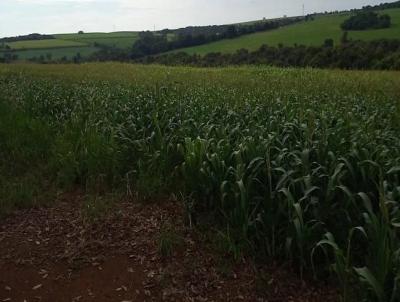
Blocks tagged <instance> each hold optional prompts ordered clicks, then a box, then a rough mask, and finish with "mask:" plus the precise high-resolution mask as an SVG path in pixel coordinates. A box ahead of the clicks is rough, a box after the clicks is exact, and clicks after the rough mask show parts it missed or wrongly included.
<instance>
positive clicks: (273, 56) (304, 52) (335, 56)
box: [135, 39, 400, 70]
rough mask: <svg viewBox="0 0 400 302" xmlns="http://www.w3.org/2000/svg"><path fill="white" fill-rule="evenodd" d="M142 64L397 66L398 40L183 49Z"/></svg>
mask: <svg viewBox="0 0 400 302" xmlns="http://www.w3.org/2000/svg"><path fill="white" fill-rule="evenodd" d="M135 62H137V63H143V64H165V65H186V66H197V67H220V66H230V65H271V66H278V67H315V68H339V69H380V70H384V69H391V70H400V40H386V39H382V40H376V41H370V42H366V41H342V43H341V44H340V45H337V46H334V45H333V40H332V39H327V40H326V41H325V43H324V45H322V46H320V47H315V46H304V45H295V46H290V47H289V46H283V45H279V46H277V47H275V46H267V45H263V46H261V47H260V48H259V49H258V50H256V51H253V52H250V51H248V50H246V49H240V50H238V51H236V52H235V53H232V54H223V53H209V54H207V55H205V56H200V55H196V54H194V55H189V54H187V53H184V52H180V53H171V54H166V55H160V56H149V57H145V58H141V59H137V60H135Z"/></svg>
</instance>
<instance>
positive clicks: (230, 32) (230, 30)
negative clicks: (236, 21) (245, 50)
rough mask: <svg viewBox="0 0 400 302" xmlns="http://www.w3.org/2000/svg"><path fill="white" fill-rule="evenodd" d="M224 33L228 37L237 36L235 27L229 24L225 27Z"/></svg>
mask: <svg viewBox="0 0 400 302" xmlns="http://www.w3.org/2000/svg"><path fill="white" fill-rule="evenodd" d="M225 35H226V37H227V38H228V39H232V38H235V37H237V29H236V26H235V25H229V26H228V27H227V29H226V32H225Z"/></svg>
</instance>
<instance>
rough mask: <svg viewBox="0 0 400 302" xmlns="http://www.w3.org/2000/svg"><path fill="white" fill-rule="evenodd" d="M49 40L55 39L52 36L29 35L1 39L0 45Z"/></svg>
mask: <svg viewBox="0 0 400 302" xmlns="http://www.w3.org/2000/svg"><path fill="white" fill-rule="evenodd" d="M49 39H55V37H54V36H52V35H41V34H29V35H22V36H16V37H7V38H1V39H0V43H10V42H18V41H31V40H49Z"/></svg>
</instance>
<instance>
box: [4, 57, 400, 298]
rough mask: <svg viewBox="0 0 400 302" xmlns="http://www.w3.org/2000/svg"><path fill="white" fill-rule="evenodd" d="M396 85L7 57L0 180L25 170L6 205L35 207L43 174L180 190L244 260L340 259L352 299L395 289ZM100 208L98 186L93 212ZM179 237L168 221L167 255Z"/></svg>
mask: <svg viewBox="0 0 400 302" xmlns="http://www.w3.org/2000/svg"><path fill="white" fill-rule="evenodd" d="M299 79H301V81H299ZM399 81H400V77H399V76H398V73H395V72H393V73H391V72H348V71H329V72H328V71H321V70H311V69H306V70H300V69H298V70H296V69H277V68H249V67H246V68H226V69H189V68H167V67H160V66H151V67H149V66H134V65H123V64H85V65H81V66H71V65H58V66H54V65H48V66H41V65H4V66H1V67H0V89H1V91H2V95H1V97H2V104H3V107H2V108H1V109H2V110H0V115H1V119H0V124H1V127H0V138H1V144H0V153H1V155H2V157H1V158H2V159H5V160H3V161H2V162H1V166H0V167H1V171H2V176H3V175H6V174H5V173H4V172H3V171H8V173H9V174H12V175H11V176H12V177H2V178H0V192H1V193H2V194H7V192H12V191H13V190H14V192H16V191H17V190H16V189H15V188H18V186H15V185H14V184H16V183H17V182H16V181H15V180H19V179H20V180H23V179H29V181H27V185H26V186H24V187H25V188H26V189H24V190H22V191H21V192H22V194H20V195H17V194H11V195H12V196H16V197H15V198H13V199H12V201H11V202H6V203H7V205H6V206H4V205H3V204H2V205H1V211H10V210H12V207H11V208H10V207H9V206H8V205H9V204H10V203H12V204H14V208H17V207H19V206H21V207H25V206H30V205H31V204H35V203H34V202H33V203H32V202H30V201H29V202H26V200H32V197H33V200H39V199H40V198H38V197H40V195H38V192H39V193H40V190H38V189H37V188H46V185H45V184H46V183H50V184H51V185H54V186H57V187H58V188H59V189H63V188H64V189H65V188H68V187H69V186H71V185H77V186H80V187H81V188H83V189H84V190H85V191H86V192H87V193H88V194H90V195H92V196H105V194H106V193H107V192H114V191H115V190H118V191H125V190H126V192H127V194H128V195H129V196H136V195H137V196H145V197H146V199H152V198H154V196H157V195H158V196H160V195H159V194H172V193H174V194H175V195H180V194H181V195H182V196H184V198H183V200H184V201H185V202H186V208H187V211H188V214H189V223H190V225H195V224H196V223H201V222H202V220H201V219H200V218H201V217H204V216H206V217H208V218H209V219H208V220H207V222H208V223H213V225H214V227H215V228H217V229H218V230H219V233H218V234H219V235H218V241H219V243H220V245H221V249H223V250H225V251H226V253H227V254H229V255H231V256H233V257H234V258H236V259H240V258H241V257H242V255H243V254H246V253H251V254H254V255H256V256H258V257H261V256H263V257H269V258H274V259H277V260H284V261H289V262H290V263H291V264H292V265H293V266H294V267H296V268H297V269H298V270H299V271H300V273H301V274H305V273H307V272H310V271H312V269H314V271H315V275H316V277H320V276H326V274H328V273H329V272H330V271H333V272H335V274H336V275H337V278H338V279H339V281H340V284H341V285H342V289H343V290H342V292H343V298H344V299H347V300H348V299H349V297H350V296H352V294H353V293H354V294H356V293H357V294H358V293H360V295H359V297H357V298H358V299H359V301H360V300H362V299H364V300H365V301H397V300H398V295H399V276H400V272H399V263H400V261H399V254H400V253H399V248H400V244H399V243H400V240H399V232H398V227H399V221H400V210H399V206H398V204H399V201H400V174H399V173H400V168H399V167H400V140H399V132H400V123H399V120H400V108H399V106H400V104H399V96H400V90H399V87H400V82H399ZM10 163H11V164H12V165H15V167H16V168H12V169H10ZM13 167H14V166H13ZM18 167H20V168H18ZM38 167H39V168H40V169H38ZM10 171H11V172H10ZM41 171H42V172H44V171H45V172H46V173H42V172H41ZM27 175H35V176H36V178H35V180H36V182H33V184H38V187H37V186H31V185H30V184H32V182H30V180H31V179H32V178H29V177H28V176H27ZM21 183H23V182H21ZM30 188H32V189H30ZM3 192H5V193H3ZM161 196H162V195H161ZM1 200H5V199H4V198H2V199H1ZM6 207H8V209H7V210H5V208H6ZM105 210H107V202H105V203H104V202H103V200H102V198H95V199H89V200H88V202H87V203H86V207H85V210H84V212H85V213H87V214H86V216H87V217H94V218H96V217H98V216H101V213H102V212H103V211H105ZM175 235H176V234H175V233H174V231H173V230H171V229H170V228H168V227H165V229H164V230H162V232H161V234H160V238H159V240H158V244H159V249H160V253H161V254H162V255H165V256H168V255H171V253H172V252H173V251H174V249H175V248H176V246H177V244H176V243H177V241H179V240H177V237H176V236H175ZM323 251H325V253H324V252H323ZM332 264H333V265H332ZM353 289H360V290H357V291H356V290H353Z"/></svg>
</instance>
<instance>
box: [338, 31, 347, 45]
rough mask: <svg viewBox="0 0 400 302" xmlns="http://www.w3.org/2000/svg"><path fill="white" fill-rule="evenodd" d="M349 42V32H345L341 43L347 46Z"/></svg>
mask: <svg viewBox="0 0 400 302" xmlns="http://www.w3.org/2000/svg"><path fill="white" fill-rule="evenodd" d="M347 42H349V33H348V32H347V31H344V32H343V34H342V37H341V38H340V43H341V44H346V43H347Z"/></svg>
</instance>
